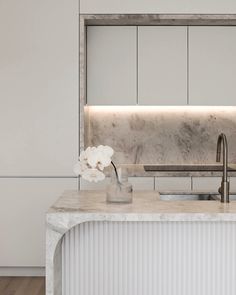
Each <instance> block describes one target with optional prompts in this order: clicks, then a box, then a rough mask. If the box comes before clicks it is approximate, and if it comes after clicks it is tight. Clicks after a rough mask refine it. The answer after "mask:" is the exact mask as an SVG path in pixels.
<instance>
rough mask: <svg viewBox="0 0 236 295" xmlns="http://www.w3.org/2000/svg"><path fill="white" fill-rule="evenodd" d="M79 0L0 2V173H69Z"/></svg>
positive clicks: (75, 101) (73, 152)
mask: <svg viewBox="0 0 236 295" xmlns="http://www.w3.org/2000/svg"><path fill="white" fill-rule="evenodd" d="M77 12H78V1H77V0H72V1H69V2H65V1H57V0H52V1H46V0H43V1H40V4H39V2H38V3H37V2H35V1H25V0H23V1H22V2H21V3H20V2H19V1H10V2H9V1H1V8H0V19H1V24H2V25H1V26H0V36H1V49H0V52H1V54H0V100H1V103H0V105H1V107H0V142H1V144H0V175H4V176H6V175H7V176H9V175H11V176H12V175H18V176H19V175H21V176H22V175H27V176H33V175H40V176H42V175H50V176H56V175H67V176H69V175H73V172H72V169H71V167H72V166H73V163H74V162H75V160H76V158H77V150H78V144H77V142H78V123H77V122H78V112H77V110H78V15H77Z"/></svg>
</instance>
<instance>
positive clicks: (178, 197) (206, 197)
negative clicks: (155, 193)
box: [160, 193, 220, 201]
mask: <svg viewBox="0 0 236 295" xmlns="http://www.w3.org/2000/svg"><path fill="white" fill-rule="evenodd" d="M160 200H162V201H217V200H220V196H219V195H212V194H206V193H204V194H201V193H196V194H176V193H167V194H165V193H160Z"/></svg>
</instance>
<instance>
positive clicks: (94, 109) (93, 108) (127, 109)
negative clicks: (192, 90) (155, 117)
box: [85, 105, 236, 113]
mask: <svg viewBox="0 0 236 295" xmlns="http://www.w3.org/2000/svg"><path fill="white" fill-rule="evenodd" d="M85 109H87V110H88V111H92V112H114V111H115V112H158V111H161V112H166V111H167V112H185V111H187V112H208V113H209V112H219V111H220V112H229V111H236V106H189V105H188V106H140V105H135V106H88V105H87V106H85Z"/></svg>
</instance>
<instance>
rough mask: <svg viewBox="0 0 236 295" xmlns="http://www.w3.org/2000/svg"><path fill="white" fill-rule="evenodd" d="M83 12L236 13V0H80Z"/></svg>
mask: <svg viewBox="0 0 236 295" xmlns="http://www.w3.org/2000/svg"><path fill="white" fill-rule="evenodd" d="M80 12H81V13H209V14H211V13H235V12H236V1H235V0H224V1H222V0H99V1H98V0H80Z"/></svg>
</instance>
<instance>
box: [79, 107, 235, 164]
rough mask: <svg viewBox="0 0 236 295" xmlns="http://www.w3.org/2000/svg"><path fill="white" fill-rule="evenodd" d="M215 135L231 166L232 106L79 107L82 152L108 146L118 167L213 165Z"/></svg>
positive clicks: (232, 146) (233, 116)
mask: <svg viewBox="0 0 236 295" xmlns="http://www.w3.org/2000/svg"><path fill="white" fill-rule="evenodd" d="M221 132H224V133H225V134H226V136H227V139H228V145H229V161H230V162H232V163H236V107H146V106H145V107H144V106H132V107H131V106H128V107H123V106H122V107H119V106H114V107H106V106H90V107H85V129H84V144H85V147H86V146H91V145H93V146H96V145H99V144H103V145H110V146H111V147H113V149H114V150H115V152H116V153H115V156H114V161H116V163H119V164H202V163H215V157H216V142H217V137H218V135H219V134H220V133H221Z"/></svg>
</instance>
